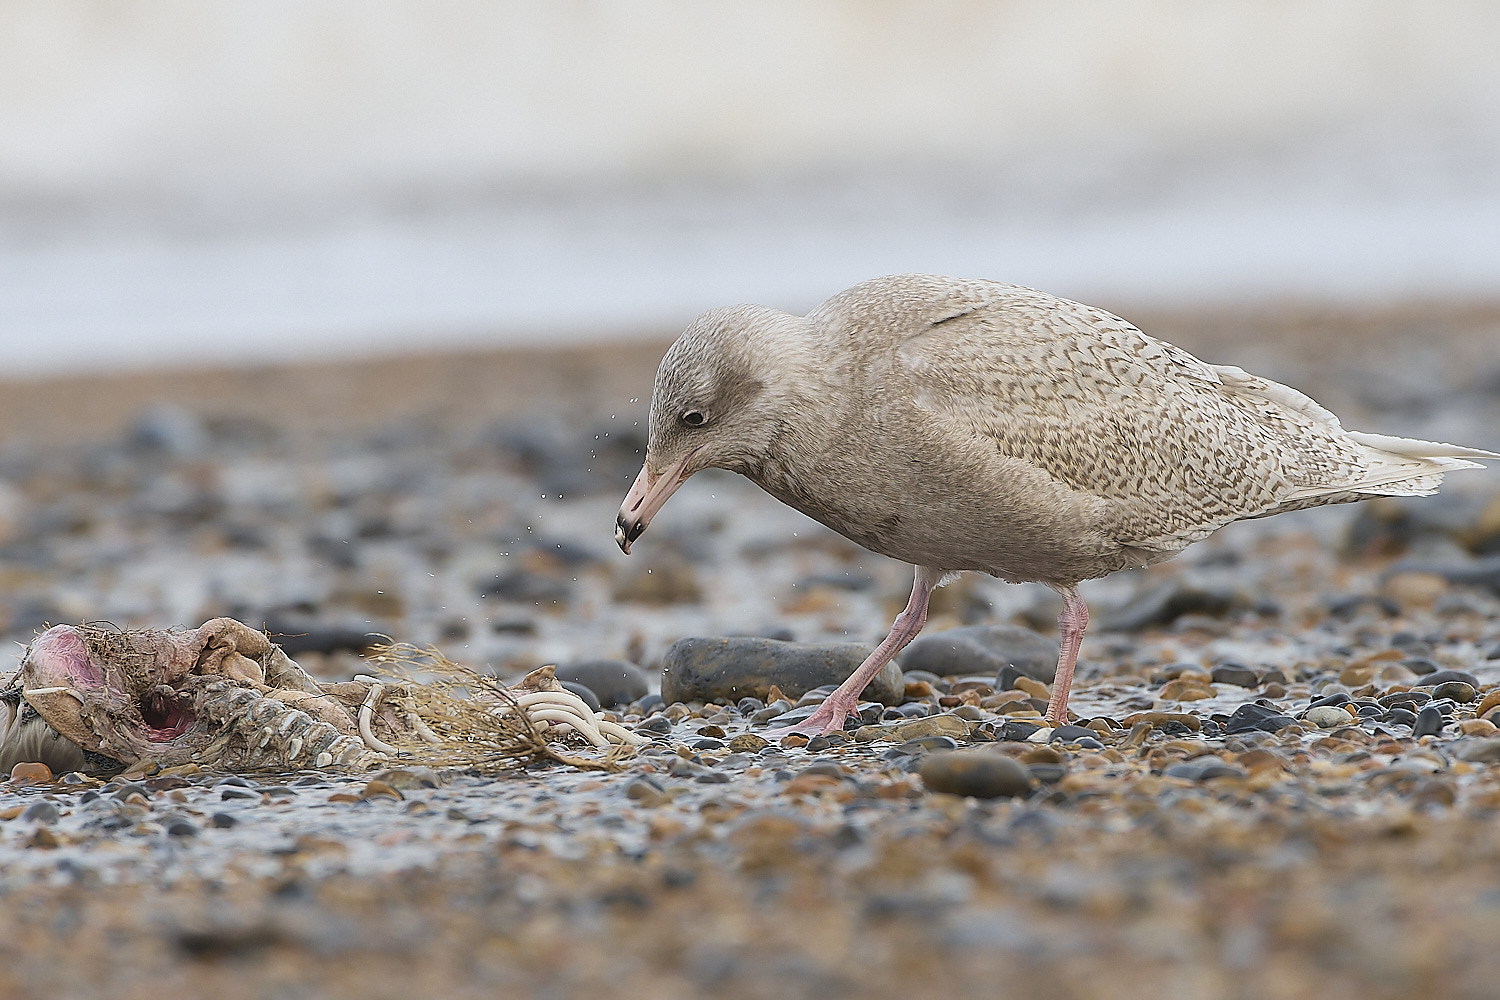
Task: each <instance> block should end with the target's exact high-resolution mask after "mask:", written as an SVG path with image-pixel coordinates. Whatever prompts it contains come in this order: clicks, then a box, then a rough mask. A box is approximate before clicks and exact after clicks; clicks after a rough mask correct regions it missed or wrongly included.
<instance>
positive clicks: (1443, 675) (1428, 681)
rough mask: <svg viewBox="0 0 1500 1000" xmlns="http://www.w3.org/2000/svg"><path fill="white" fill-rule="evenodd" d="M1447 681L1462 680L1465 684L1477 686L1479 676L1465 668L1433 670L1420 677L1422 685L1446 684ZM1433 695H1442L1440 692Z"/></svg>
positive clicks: (1437, 696)
mask: <svg viewBox="0 0 1500 1000" xmlns="http://www.w3.org/2000/svg"><path fill="white" fill-rule="evenodd" d="M1449 681H1463V682H1464V683H1465V684H1467V685H1469V686H1470V687H1476V688H1477V687H1478V686H1479V678H1478V677H1475V676H1474V675H1473V674H1471V673H1469V672H1468V671H1467V670H1437V671H1434V672H1433V673H1430V674H1428V675H1426V676H1425V677H1423V678H1422V686H1423V687H1431V686H1433V685H1437V684H1447V683H1448V682H1449ZM1433 697H1435V698H1441V697H1443V696H1442V695H1440V694H1438V695H1434V696H1433Z"/></svg>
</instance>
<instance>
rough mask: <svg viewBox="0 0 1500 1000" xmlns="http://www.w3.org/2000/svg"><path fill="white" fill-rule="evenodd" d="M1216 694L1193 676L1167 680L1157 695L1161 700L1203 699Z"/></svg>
mask: <svg viewBox="0 0 1500 1000" xmlns="http://www.w3.org/2000/svg"><path fill="white" fill-rule="evenodd" d="M1215 694H1217V692H1215V691H1214V689H1213V688H1212V687H1211V686H1210V685H1208V684H1206V683H1204V682H1203V681H1200V680H1198V679H1197V678H1193V677H1179V678H1178V679H1177V680H1175V681H1168V682H1167V684H1166V686H1165V687H1163V688H1162V689H1161V692H1160V693H1159V694H1158V695H1157V697H1158V698H1161V699H1162V700H1163V701H1203V700H1204V699H1206V698H1212V697H1214V696H1215Z"/></svg>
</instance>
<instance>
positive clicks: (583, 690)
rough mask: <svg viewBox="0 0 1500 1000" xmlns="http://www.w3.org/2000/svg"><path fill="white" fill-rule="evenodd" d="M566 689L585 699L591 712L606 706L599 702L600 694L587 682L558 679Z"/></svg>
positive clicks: (584, 701)
mask: <svg viewBox="0 0 1500 1000" xmlns="http://www.w3.org/2000/svg"><path fill="white" fill-rule="evenodd" d="M558 683H559V684H561V685H562V686H563V687H564V688H565V689H566V690H568V691H571V692H573V693H574V694H576V695H577V696H578V697H580V698H582V699H583V703H584V704H585V705H587V706H588V707H589V711H590V712H597V711H599V710H600V709H601V708H603V707H604V706H603V705H601V704H599V696H598V695H596V694H595V693H594V691H593V689H592V688H590V687H589V686H588V685H587V684H580V683H578V682H577V681H558Z"/></svg>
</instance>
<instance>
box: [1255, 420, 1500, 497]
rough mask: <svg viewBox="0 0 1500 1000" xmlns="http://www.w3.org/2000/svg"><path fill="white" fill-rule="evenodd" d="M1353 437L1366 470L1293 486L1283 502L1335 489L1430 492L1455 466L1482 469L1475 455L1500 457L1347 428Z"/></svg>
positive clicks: (1394, 493)
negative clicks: (1338, 480)
mask: <svg viewBox="0 0 1500 1000" xmlns="http://www.w3.org/2000/svg"><path fill="white" fill-rule="evenodd" d="M1345 433H1346V434H1348V435H1349V438H1350V440H1352V441H1354V442H1355V443H1356V444H1359V445H1361V446H1363V447H1364V449H1365V452H1366V455H1367V459H1368V464H1367V465H1366V466H1365V468H1364V474H1363V475H1361V476H1360V477H1359V478H1357V479H1353V480H1350V481H1348V482H1343V483H1336V484H1328V485H1324V486H1304V487H1302V488H1301V489H1297V490H1292V491H1291V492H1289V493H1287V494H1286V496H1284V497H1283V498H1282V502H1284V503H1285V502H1288V501H1293V500H1308V499H1312V498H1313V497H1320V496H1329V495H1331V494H1334V493H1367V494H1370V495H1371V496H1427V495H1429V494H1432V493H1436V492H1437V488H1438V486H1439V484H1441V483H1442V481H1443V473H1445V472H1451V471H1453V470H1454V469H1482V468H1484V466H1483V465H1481V464H1480V463H1479V462H1475V461H1471V460H1472V459H1475V458H1500V455H1497V454H1496V453H1494V452H1492V451H1484V450H1482V449H1480V448H1465V447H1463V446H1462V445H1456V444H1443V443H1442V442H1439V441H1419V440H1417V439H1415V438H1401V437H1391V436H1389V435H1386V434H1366V433H1364V432H1362V431H1345Z"/></svg>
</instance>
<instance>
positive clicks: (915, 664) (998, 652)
mask: <svg viewBox="0 0 1500 1000" xmlns="http://www.w3.org/2000/svg"><path fill="white" fill-rule="evenodd" d="M1057 655H1058V645H1057V640H1055V639H1049V638H1047V637H1046V636H1044V635H1038V634H1037V633H1035V632H1033V631H1031V630H1030V629H1025V628H1019V627H1016V626H1013V625H966V626H963V627H962V628H950V629H945V630H944V631H942V632H934V633H932V634H930V635H924V636H921V637H919V638H918V639H917V640H916V641H915V642H913V643H912V644H911V645H910V646H908V647H906V651H905V652H903V653H902V654H901V666H902V668H903V669H906V670H920V671H924V672H926V673H930V674H935V675H936V676H938V677H959V676H963V675H966V674H977V675H986V676H988V675H995V676H997V677H998V675H999V673H1000V671H1001V670H1002V669H1004V668H1005V667H1007V666H1008V667H1011V668H1012V669H1014V670H1016V671H1019V672H1020V673H1021V674H1024V675H1025V676H1027V677H1033V678H1035V679H1037V680H1039V681H1042V682H1043V683H1047V684H1050V683H1052V679H1053V677H1054V675H1055V674H1056V673H1057ZM996 688H997V689H1002V688H1001V685H999V684H997V685H996Z"/></svg>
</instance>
